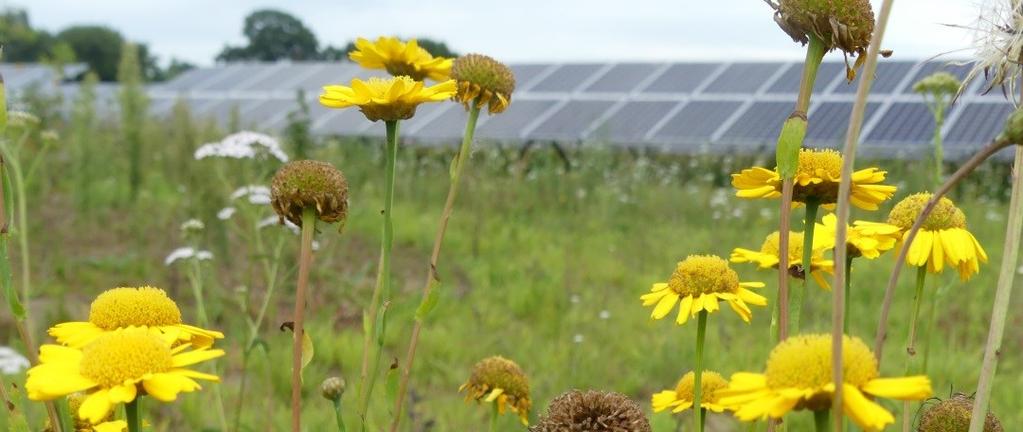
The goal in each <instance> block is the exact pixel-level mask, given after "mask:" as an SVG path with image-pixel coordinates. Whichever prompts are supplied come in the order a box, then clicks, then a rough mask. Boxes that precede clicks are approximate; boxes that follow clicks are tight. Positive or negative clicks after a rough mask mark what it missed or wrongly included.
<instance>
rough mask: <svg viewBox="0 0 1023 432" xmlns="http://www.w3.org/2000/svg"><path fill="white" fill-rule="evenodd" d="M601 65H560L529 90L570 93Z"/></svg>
mask: <svg viewBox="0 0 1023 432" xmlns="http://www.w3.org/2000/svg"><path fill="white" fill-rule="evenodd" d="M602 67H603V65H599V64H566V65H561V67H559V68H557V69H556V70H555V71H554V72H551V74H550V75H548V76H547V77H546V78H544V79H542V80H540V82H538V83H536V84H535V85H534V86H533V87H531V88H530V89H529V91H531V92H570V91H574V90H575V89H577V88H579V86H580V85H582V83H583V82H585V81H586V79H588V78H589V77H590V76H592V75H593V74H594V73H596V72H597V71H598V70H600V68H602Z"/></svg>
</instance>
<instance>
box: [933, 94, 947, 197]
mask: <svg viewBox="0 0 1023 432" xmlns="http://www.w3.org/2000/svg"><path fill="white" fill-rule="evenodd" d="M938 103H939V106H938V108H937V109H936V110H934V181H935V183H934V185H935V187H938V186H941V183H942V181H943V180H944V178H945V175H944V171H945V151H944V149H943V148H942V142H941V128H942V125H944V124H945V104H944V103H941V102H938Z"/></svg>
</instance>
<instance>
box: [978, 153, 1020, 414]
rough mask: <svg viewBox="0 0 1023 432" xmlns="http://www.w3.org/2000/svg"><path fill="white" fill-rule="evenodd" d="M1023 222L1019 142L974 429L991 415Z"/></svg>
mask: <svg viewBox="0 0 1023 432" xmlns="http://www.w3.org/2000/svg"><path fill="white" fill-rule="evenodd" d="M1021 226H1023V146H1017V147H1016V159H1015V161H1014V164H1013V180H1012V198H1011V200H1010V201H1009V218H1008V226H1006V228H1005V246H1004V249H1003V252H1002V264H1001V265H1002V266H1001V269H1000V270H999V272H998V287H997V288H996V289H995V304H994V306H993V308H992V311H991V327H990V328H989V329H988V335H987V344H986V345H985V346H984V362H983V363H982V364H981V367H980V380H979V382H978V383H977V395H976V396H975V397H974V402H973V414H972V416H971V417H970V432H981V431H983V430H984V419H985V418H987V406H988V402H989V401H990V399H991V388H992V387H993V385H994V378H995V370H996V369H997V367H998V358H999V357H1000V354H1001V348H1002V335H1003V333H1004V332H1005V318H1006V315H1007V313H1008V311H1009V297H1010V296H1011V295H1012V285H1013V278H1014V277H1015V273H1016V264H1017V260H1018V259H1019V248H1020V234H1021V233H1020V230H1021Z"/></svg>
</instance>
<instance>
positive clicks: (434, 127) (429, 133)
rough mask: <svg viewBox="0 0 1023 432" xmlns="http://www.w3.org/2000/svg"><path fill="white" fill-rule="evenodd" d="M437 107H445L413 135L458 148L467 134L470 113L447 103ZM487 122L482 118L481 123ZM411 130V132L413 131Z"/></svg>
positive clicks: (456, 105)
mask: <svg viewBox="0 0 1023 432" xmlns="http://www.w3.org/2000/svg"><path fill="white" fill-rule="evenodd" d="M437 105H438V106H441V107H443V111H442V112H440V114H439V115H437V116H436V117H433V118H432V119H431V120H430V121H429V122H428V123H426V124H425V125H423V126H422V127H419V128H418V129H416V130H415V131H414V132H413V135H414V136H415V137H416V138H421V139H424V140H429V141H439V142H443V143H446V144H448V145H450V146H457V145H458V143H459V142H461V139H462V134H463V133H465V123H466V122H467V121H468V119H469V113H468V112H466V111H465V108H463V107H462V106H461V105H458V104H453V103H446V104H443V105H441V104H437ZM487 120H488V119H487V117H484V116H480V119H479V121H482V122H486V121H487ZM479 126H481V124H477V128H479ZM409 130H410V131H411V130H412V129H409Z"/></svg>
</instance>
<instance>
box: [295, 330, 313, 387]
mask: <svg viewBox="0 0 1023 432" xmlns="http://www.w3.org/2000/svg"><path fill="white" fill-rule="evenodd" d="M315 354H316V349H315V348H314V347H313V338H311V337H309V332H302V370H300V371H299V375H300V376H302V380H303V382H304V381H305V376H304V375H303V373H304V372H305V367H306V366H309V363H311V362H312V361H313V355H315Z"/></svg>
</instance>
